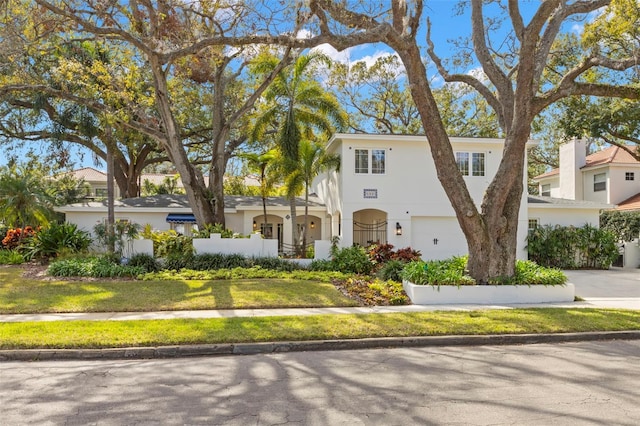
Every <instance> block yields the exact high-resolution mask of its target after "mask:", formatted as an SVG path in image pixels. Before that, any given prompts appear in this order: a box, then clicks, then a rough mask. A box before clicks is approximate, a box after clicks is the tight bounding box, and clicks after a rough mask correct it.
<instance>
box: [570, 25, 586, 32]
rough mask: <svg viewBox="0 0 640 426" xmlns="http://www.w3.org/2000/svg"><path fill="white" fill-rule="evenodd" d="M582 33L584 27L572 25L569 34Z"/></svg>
mask: <svg viewBox="0 0 640 426" xmlns="http://www.w3.org/2000/svg"><path fill="white" fill-rule="evenodd" d="M583 31H584V25H582V24H573V26H572V27H571V32H573V33H576V34H582V32H583Z"/></svg>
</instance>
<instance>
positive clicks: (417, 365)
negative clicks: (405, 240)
mask: <svg viewBox="0 0 640 426" xmlns="http://www.w3.org/2000/svg"><path fill="white" fill-rule="evenodd" d="M0 383H1V388H0V407H1V411H2V419H1V420H0V421H1V422H2V424H4V425H21V424H38V425H46V424H52V425H62V424H65V425H86V424H98V425H125V424H127V425H128V424H136V425H158V424H163V425H174V424H176V425H177V424H224V425H275V424H304V425H337V424H348V425H357V424H380V425H410V424H419V425H429V424H456V425H460V424H473V425H485V424H492V425H501V424H518V425H522V424H530V425H534V424H535V425H549V424H554V425H576V424H594V425H596V424H617V425H637V424H640V404H638V401H640V386H638V384H639V383H640V341H609V342H584V343H566V344H552V345H551V344H540V345H525V346H481V347H445V348H402V349H378V350H361V351H335V352H302V353H280V354H271V355H251V356H228V357H226V356H225V357H211V358H178V359H166V360H122V361H57V362H3V363H0Z"/></svg>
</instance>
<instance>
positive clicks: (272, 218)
mask: <svg viewBox="0 0 640 426" xmlns="http://www.w3.org/2000/svg"><path fill="white" fill-rule="evenodd" d="M282 226H283V225H282V218H281V217H280V216H276V215H273V214H268V215H267V223H266V224H265V223H264V215H262V214H261V215H259V216H255V217H254V218H253V230H254V231H260V233H261V234H262V235H264V238H266V239H268V240H276V239H277V240H278V247H280V246H281V245H282Z"/></svg>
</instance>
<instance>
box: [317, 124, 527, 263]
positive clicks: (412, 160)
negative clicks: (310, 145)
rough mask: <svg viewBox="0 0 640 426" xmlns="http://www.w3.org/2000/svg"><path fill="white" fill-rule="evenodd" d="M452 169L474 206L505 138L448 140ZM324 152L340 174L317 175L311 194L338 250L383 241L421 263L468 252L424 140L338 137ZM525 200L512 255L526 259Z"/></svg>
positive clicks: (485, 184)
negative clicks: (417, 254)
mask: <svg viewBox="0 0 640 426" xmlns="http://www.w3.org/2000/svg"><path fill="white" fill-rule="evenodd" d="M451 144H452V146H453V149H454V152H455V155H456V159H457V162H458V167H459V169H460V171H461V172H462V174H463V176H464V180H465V182H466V184H467V187H468V189H469V192H470V194H471V196H472V197H473V199H474V200H475V202H476V204H477V205H480V203H481V201H482V197H483V195H484V191H485V190H486V188H487V186H488V185H489V182H490V181H491V180H492V179H493V177H494V175H495V173H496V171H497V169H498V166H499V163H500V159H501V157H502V149H503V146H504V140H503V139H484V138H451ZM327 151H328V152H329V153H332V154H337V155H339V156H340V158H341V159H342V164H341V167H340V171H339V172H335V171H334V172H330V173H327V174H325V175H324V176H320V177H319V178H318V179H316V182H315V191H316V194H317V195H318V197H319V198H320V199H321V200H323V201H324V203H325V205H326V207H327V213H328V214H329V216H330V217H331V233H332V235H339V236H340V237H341V240H342V243H343V245H351V244H352V243H357V244H361V245H367V244H369V243H371V242H388V243H391V244H393V245H394V246H395V247H397V248H400V247H412V248H414V249H417V250H420V251H421V253H422V255H423V257H424V258H425V259H444V258H447V257H450V256H452V255H461V254H465V253H466V252H467V245H466V240H465V238H464V235H463V233H462V231H461V230H460V226H459V225H458V221H457V219H456V216H455V212H454V210H453V208H452V206H451V203H450V202H449V199H448V198H447V196H446V194H445V192H444V190H443V188H442V186H441V185H440V182H439V181H438V178H437V174H436V169H435V166H434V163H433V158H432V156H431V151H430V149H429V146H428V143H427V140H426V138H425V137H424V136H405V135H368V134H336V135H335V136H334V137H333V138H332V139H331V141H330V142H329V144H328V145H327ZM526 209H527V198H526V194H523V196H522V203H521V207H520V226H519V228H518V256H519V257H526V252H525V237H526V232H527V210H526Z"/></svg>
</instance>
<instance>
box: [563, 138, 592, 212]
mask: <svg viewBox="0 0 640 426" xmlns="http://www.w3.org/2000/svg"><path fill="white" fill-rule="evenodd" d="M559 160H560V198H565V199H568V200H579V201H580V200H583V199H584V191H583V189H584V188H583V184H582V172H581V171H580V168H581V167H582V166H584V165H585V164H586V163H587V145H586V143H585V141H583V140H581V139H573V140H571V141H569V142H567V143H565V144H564V145H561V146H560V158H559Z"/></svg>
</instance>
